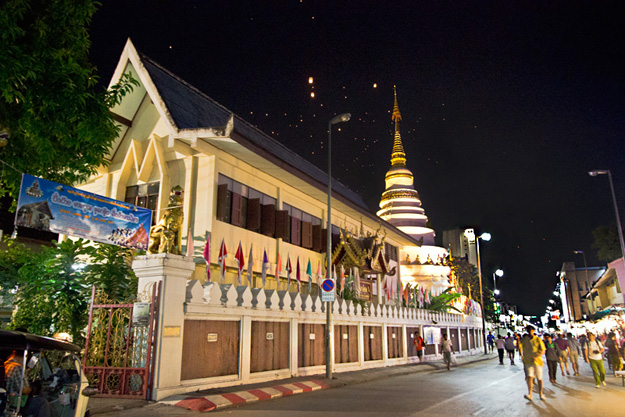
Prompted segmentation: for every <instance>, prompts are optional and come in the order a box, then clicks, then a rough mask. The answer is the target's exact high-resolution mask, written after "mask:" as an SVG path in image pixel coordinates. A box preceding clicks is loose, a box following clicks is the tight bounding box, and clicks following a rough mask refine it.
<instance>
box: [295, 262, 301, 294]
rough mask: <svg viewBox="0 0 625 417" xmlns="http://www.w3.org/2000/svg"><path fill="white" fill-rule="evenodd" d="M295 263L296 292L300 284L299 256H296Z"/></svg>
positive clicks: (298, 290)
mask: <svg viewBox="0 0 625 417" xmlns="http://www.w3.org/2000/svg"><path fill="white" fill-rule="evenodd" d="M296 262H297V265H296V266H295V278H297V292H300V289H301V286H302V273H301V271H300V270H299V256H298V257H297V261H296Z"/></svg>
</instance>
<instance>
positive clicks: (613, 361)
mask: <svg viewBox="0 0 625 417" xmlns="http://www.w3.org/2000/svg"><path fill="white" fill-rule="evenodd" d="M605 347H606V348H608V361H609V363H610V366H611V368H612V372H613V373H614V376H616V371H620V370H622V369H623V364H622V362H621V351H620V349H619V348H618V343H617V341H616V335H615V334H614V332H611V333H610V334H608V339H607V340H606V343H605Z"/></svg>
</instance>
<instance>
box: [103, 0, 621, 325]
mask: <svg viewBox="0 0 625 417" xmlns="http://www.w3.org/2000/svg"><path fill="white" fill-rule="evenodd" d="M103 3H104V5H103V6H102V7H101V9H100V10H99V11H98V13H97V14H96V16H95V18H94V21H93V23H92V25H91V39H92V61H93V63H94V64H95V65H97V67H98V68H99V74H100V76H101V78H102V81H103V83H104V84H108V81H109V79H110V77H111V75H112V73H113V70H114V68H115V65H116V64H117V61H118V59H119V56H120V54H121V52H122V49H123V46H124V43H125V41H126V39H127V38H128V37H130V38H131V39H132V41H133V42H134V44H135V46H136V47H137V49H139V51H141V52H143V53H145V54H146V55H148V56H149V57H150V58H152V59H154V60H155V61H157V62H158V63H160V64H161V65H163V66H164V67H165V68H167V69H169V70H170V71H172V72H173V73H175V74H176V75H178V76H180V77H181V78H183V79H184V80H186V81H188V82H189V83H191V84H192V85H194V86H195V87H197V88H199V89H200V90H202V91H204V92H205V93H206V94H208V95H209V96H210V97H212V98H213V99H215V100H217V101H218V102H219V103H221V104H222V105H224V106H225V107H227V108H228V109H230V110H232V111H233V112H235V113H236V114H238V115H240V116H242V117H243V118H245V119H246V120H248V121H249V122H251V123H253V124H255V125H257V126H258V127H259V128H260V129H261V130H263V131H264V132H266V133H268V134H270V135H271V136H273V137H274V138H275V139H277V140H278V141H280V142H282V143H284V144H285V145H287V146H288V147H289V148H291V149H292V150H294V151H295V152H297V153H299V154H300V155H302V156H304V157H306V158H308V159H309V160H310V161H312V162H313V163H315V164H316V165H318V166H319V167H320V168H322V169H323V170H326V156H327V148H325V147H324V146H325V145H326V144H325V141H326V138H327V124H328V121H329V120H330V119H331V118H332V117H333V116H334V115H335V114H339V113H343V112H349V113H351V114H352V120H351V121H350V122H348V123H343V124H341V125H338V126H337V127H340V129H341V131H340V132H335V133H334V135H333V160H334V161H336V164H335V165H334V167H333V174H334V176H335V177H336V178H338V179H339V180H340V181H341V182H343V183H344V184H346V185H347V186H349V187H350V188H352V189H353V190H355V191H358V192H359V193H361V194H362V195H363V196H364V198H365V201H366V202H367V203H368V204H369V207H370V208H371V210H372V211H375V210H377V208H378V202H379V199H380V195H381V193H382V191H383V190H384V174H385V172H386V171H387V169H388V168H389V166H390V161H389V160H390V155H391V149H392V131H393V124H392V122H391V110H392V105H393V85H397V92H398V100H399V107H400V110H401V113H402V116H403V122H402V124H401V133H402V139H403V143H404V148H405V151H406V155H407V165H408V168H409V169H411V170H412V172H413V173H414V176H415V187H416V189H417V191H418V192H419V194H420V197H421V200H422V202H423V207H424V208H425V210H426V214H427V215H428V217H429V219H430V222H431V225H432V227H433V228H434V229H435V230H436V231H437V243H438V244H442V235H443V233H442V232H443V230H447V229H453V228H458V227H474V228H476V229H477V230H478V233H479V232H486V231H488V232H490V233H491V234H492V235H493V239H492V240H491V241H490V242H484V243H482V245H481V252H482V263H483V264H482V266H483V271H484V279H485V280H487V281H489V282H490V285H491V286H492V282H491V281H492V273H493V272H494V270H495V269H496V268H501V269H503V270H504V271H505V275H504V277H503V278H502V279H501V280H500V281H499V282H498V287H499V288H500V289H501V292H502V298H503V300H504V301H507V302H509V303H511V304H517V305H518V308H519V312H520V313H523V314H536V315H537V314H541V313H543V312H544V311H545V310H544V309H545V307H546V304H547V300H548V299H549V297H550V296H551V292H552V291H553V288H554V286H555V283H556V280H557V278H556V275H555V273H556V271H558V270H559V269H560V267H561V265H562V263H563V262H567V261H575V262H576V263H577V265H578V266H580V267H582V266H583V260H582V257H581V255H574V254H573V250H583V251H585V252H586V254H587V257H588V264H589V266H598V265H601V263H600V262H599V261H597V260H596V258H595V250H594V249H591V244H592V234H591V232H592V230H593V229H594V228H595V227H597V226H599V225H609V224H614V223H615V216H614V210H613V206H612V199H611V195H610V189H609V184H608V179H607V176H600V177H596V178H591V177H590V176H588V174H587V171H589V170H593V169H610V170H611V172H612V176H613V179H614V185H615V189H616V194H617V199H618V204H619V206H620V208H621V211H622V210H625V158H624V156H623V155H624V154H623V145H624V141H623V134H624V131H625V116H624V110H625V106H624V105H625V79H624V74H625V71H624V64H625V58H624V54H623V51H625V21H624V20H625V3H624V2H590V1H589V2H573V1H554V2H524V3H519V2H512V1H506V2H474V3H471V2H464V1H454V2H435V1H420V2H413V1H404V2H400V1H392V2H390V1H377V2H375V1H367V2H365V1H308V0H303V1H299V0H297V1H280V2H268V1H264V2H253V1H250V2H243V1H223V0H221V1H176V2H173V1H171V2H170V1H154V0H150V1H129V0H124V1H112V0H107V1H105V2H103ZM309 77H313V81H314V82H313V84H309ZM313 92H314V95H315V96H314V98H313V97H311V93H313Z"/></svg>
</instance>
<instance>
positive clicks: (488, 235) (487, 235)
mask: <svg viewBox="0 0 625 417" xmlns="http://www.w3.org/2000/svg"><path fill="white" fill-rule="evenodd" d="M490 238H491V235H490V233H482V234H481V235H480V239H482V240H483V241H485V242H488V241H489V240H490Z"/></svg>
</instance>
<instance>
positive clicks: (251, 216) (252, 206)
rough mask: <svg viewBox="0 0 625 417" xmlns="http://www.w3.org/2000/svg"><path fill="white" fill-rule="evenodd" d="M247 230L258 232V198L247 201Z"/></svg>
mask: <svg viewBox="0 0 625 417" xmlns="http://www.w3.org/2000/svg"><path fill="white" fill-rule="evenodd" d="M247 229H248V230H251V231H253V232H260V198H252V199H249V200H247Z"/></svg>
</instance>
